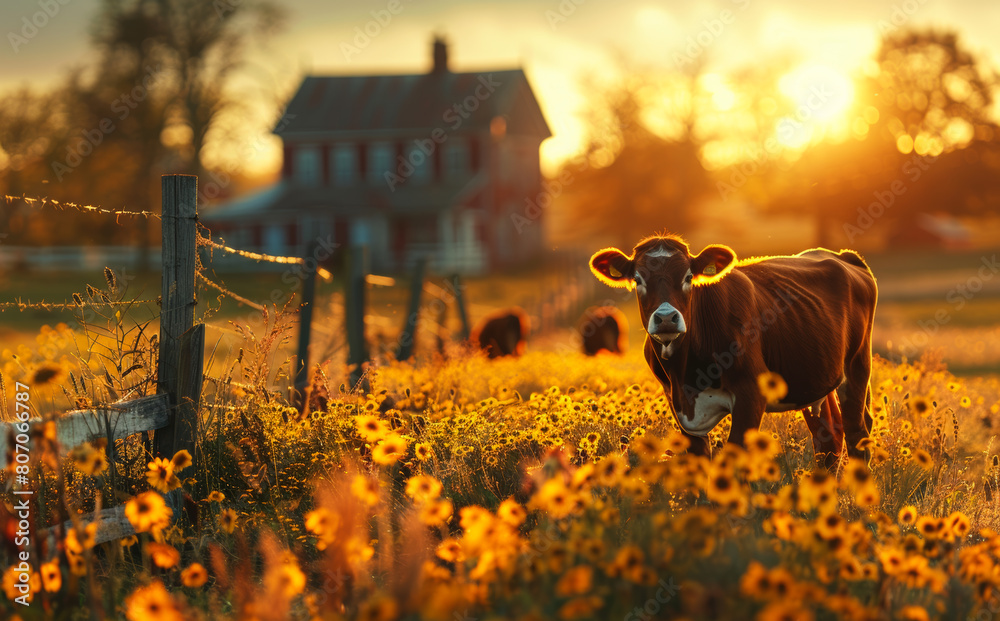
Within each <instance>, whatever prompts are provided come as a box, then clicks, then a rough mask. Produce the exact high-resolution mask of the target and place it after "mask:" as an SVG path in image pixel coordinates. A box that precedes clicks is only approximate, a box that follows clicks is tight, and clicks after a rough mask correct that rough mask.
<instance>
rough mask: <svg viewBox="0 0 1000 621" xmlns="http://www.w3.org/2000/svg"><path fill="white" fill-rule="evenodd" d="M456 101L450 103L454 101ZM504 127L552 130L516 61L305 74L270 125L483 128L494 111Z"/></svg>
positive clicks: (286, 133) (301, 129)
mask: <svg viewBox="0 0 1000 621" xmlns="http://www.w3.org/2000/svg"><path fill="white" fill-rule="evenodd" d="M455 106H458V109H457V110H456V109H455ZM500 115H502V116H505V117H506V118H507V133H508V134H514V135H534V136H537V137H538V138H539V139H544V138H547V137H549V136H551V135H552V133H551V131H550V130H549V127H548V124H547V123H546V122H545V117H544V116H543V115H542V112H541V109H540V108H539V106H538V102H537V100H536V99H535V96H534V94H533V93H532V90H531V86H530V85H529V84H528V79H527V77H525V75H524V72H523V71H521V70H520V69H512V70H504V71H483V72H475V73H452V72H448V71H444V72H434V73H425V74H411V75H372V76H364V75H359V76H308V77H306V78H305V79H304V80H303V81H302V85H301V86H299V90H298V92H296V93H295V96H294V97H292V100H291V101H290V102H289V104H288V107H287V109H286V111H285V116H284V117H283V119H282V122H281V124H279V126H278V127H277V128H275V130H274V133H275V134H277V135H279V136H281V137H283V138H287V137H292V136H301V135H303V134H316V133H319V134H330V133H346V132H350V133H356V132H386V131H393V132H399V131H410V130H414V131H430V130H433V129H435V128H439V127H440V128H442V129H445V130H448V131H454V130H459V129H476V130H485V129H488V128H489V125H490V120H491V119H492V118H493V117H494V116H500Z"/></svg>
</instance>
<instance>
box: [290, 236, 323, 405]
mask: <svg viewBox="0 0 1000 621" xmlns="http://www.w3.org/2000/svg"><path fill="white" fill-rule="evenodd" d="M303 263H305V266H304V267H305V274H304V275H303V277H302V280H303V282H302V306H300V307H299V347H298V353H297V355H296V358H295V359H296V361H297V362H296V364H297V368H296V370H295V390H294V393H293V395H292V403H293V404H294V405H295V406H296V407H299V408H301V407H302V405H304V403H303V398H304V396H305V394H306V384H307V383H308V382H309V340H310V337H311V333H312V315H313V307H314V306H315V302H316V299H315V298H316V267H317V262H316V242H315V241H313V242H311V243H310V244H309V245H308V246H307V248H306V256H305V257H303Z"/></svg>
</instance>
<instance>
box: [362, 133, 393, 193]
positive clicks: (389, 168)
mask: <svg viewBox="0 0 1000 621" xmlns="http://www.w3.org/2000/svg"><path fill="white" fill-rule="evenodd" d="M395 153H396V149H395V147H394V146H393V145H392V144H390V143H388V142H376V143H372V145H371V146H370V147H369V148H368V181H369V182H371V183H372V184H374V185H377V184H380V183H383V182H384V181H385V173H387V172H392V173H395V172H396V167H395V166H394V165H393V159H394V158H393V156H394V155H395Z"/></svg>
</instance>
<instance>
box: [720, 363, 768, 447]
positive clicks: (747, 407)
mask: <svg viewBox="0 0 1000 621" xmlns="http://www.w3.org/2000/svg"><path fill="white" fill-rule="evenodd" d="M756 379H757V376H756V375H754V382H753V383H752V384H747V385H746V386H742V387H741V389H738V390H736V391H735V394H736V403H735V405H734V406H733V412H732V415H733V425H732V427H731V428H730V430H729V441H730V442H732V443H733V444H737V445H739V446H743V436H745V435H746V433H747V431H749V430H751V429H757V428H758V427H760V419H761V418H762V417H763V416H764V406H765V405H766V404H767V402H766V401H765V399H764V396H763V395H761V394H760V388H759V387H758V386H757V381H756Z"/></svg>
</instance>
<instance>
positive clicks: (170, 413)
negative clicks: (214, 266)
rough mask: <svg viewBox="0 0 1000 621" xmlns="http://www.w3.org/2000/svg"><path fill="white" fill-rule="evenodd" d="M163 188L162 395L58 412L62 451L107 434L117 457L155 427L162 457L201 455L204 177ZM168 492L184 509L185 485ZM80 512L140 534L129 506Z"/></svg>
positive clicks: (2, 432)
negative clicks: (199, 284)
mask: <svg viewBox="0 0 1000 621" xmlns="http://www.w3.org/2000/svg"><path fill="white" fill-rule="evenodd" d="M162 191H163V194H162V203H163V210H162V214H161V217H162V221H163V245H162V250H161V253H162V266H163V272H162V278H161V291H162V297H161V311H160V335H159V363H158V367H157V394H155V395H151V396H147V397H140V398H137V399H132V400H129V401H123V402H119V403H113V404H110V405H104V406H101V407H97V408H93V409H89V410H78V411H73V412H68V413H66V414H63V415H62V416H60V417H58V418H56V419H54V422H55V425H56V438H57V440H58V443H59V446H60V449H61V452H62V453H63V454H66V453H68V452H69V451H71V450H72V449H73V448H74V447H76V446H79V445H80V444H82V443H84V442H92V441H94V440H99V439H101V438H104V439H106V440H107V441H108V456H109V459H111V458H112V456H113V454H114V452H113V448H114V442H115V441H116V440H121V439H124V438H127V437H129V436H131V435H133V434H137V433H145V432H150V431H152V432H153V433H154V453H155V455H156V456H159V457H166V458H170V457H172V456H173V454H174V453H175V452H176V451H179V450H181V449H185V450H187V451H189V452H190V453H191V455H192V458H193V459H194V460H196V461H197V460H198V459H199V456H198V452H197V446H196V442H195V441H196V438H197V431H198V407H199V404H200V400H201V388H202V380H203V378H204V375H203V373H204V364H203V362H204V351H205V325H204V324H195V323H194V317H195V304H196V298H195V269H196V264H197V258H196V257H197V219H198V207H197V197H198V178H197V177H195V176H192V175H164V176H163V178H162ZM28 422H29V423H31V424H32V426H34V425H37V424H40V423H41V422H42V421H41V420H40V419H31V420H29V421H28ZM14 424H15V423H3V424H2V425H0V455H7V451H8V450H9V449H10V448H12V447H10V446H9V439H10V436H11V434H10V433H9V430H11V429H12V425H14ZM29 435H30V434H29ZM166 498H167V502H168V504H170V505H171V507H172V508H173V509H174V515H177V514H178V512H179V510H180V503H181V495H180V490H174V491H173V492H171V493H170V494H167V495H166ZM79 519H80V520H81V521H82V522H83V523H85V524H86V523H90V522H95V521H96V522H98V530H97V542H98V543H104V542H106V541H112V540H114V539H119V538H122V537H127V536H129V535H131V534H134V530H133V529H132V525H131V524H130V523H129V522H128V520H127V519H126V518H125V507H124V506H117V507H110V508H106V509H102V510H100V511H98V512H94V513H90V514H86V515H83V516H80V517H79ZM69 525H70V522H66V523H65V524H62V525H57V526H55V527H52V528H53V529H59V528H60V527H63V528H65V527H68V526H69ZM49 531H50V532H52V529H49Z"/></svg>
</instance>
